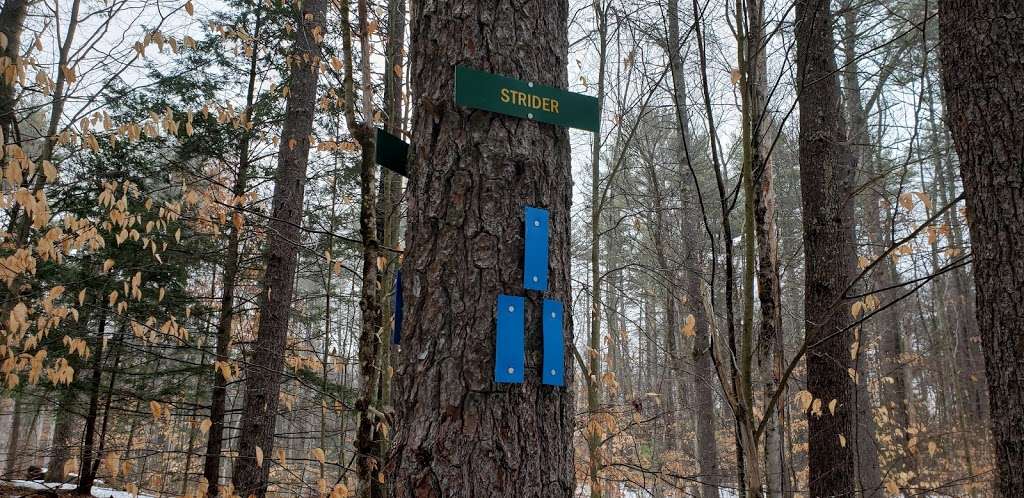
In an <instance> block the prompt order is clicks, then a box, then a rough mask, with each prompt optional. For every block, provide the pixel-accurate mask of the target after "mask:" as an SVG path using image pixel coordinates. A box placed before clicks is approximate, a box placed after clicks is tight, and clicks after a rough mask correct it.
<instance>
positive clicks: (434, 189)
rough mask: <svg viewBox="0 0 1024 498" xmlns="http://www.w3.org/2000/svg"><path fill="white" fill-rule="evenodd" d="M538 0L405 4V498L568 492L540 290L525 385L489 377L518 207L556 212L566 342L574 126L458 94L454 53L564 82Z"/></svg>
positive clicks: (556, 13) (508, 286)
mask: <svg viewBox="0 0 1024 498" xmlns="http://www.w3.org/2000/svg"><path fill="white" fill-rule="evenodd" d="M535 7H536V6H535V5H533V4H529V3H528V2H525V1H522V0H513V1H511V2H508V1H502V2H499V1H497V0H482V1H479V2H469V3H467V2H458V1H455V0H439V1H436V2H418V3H414V4H413V12H412V18H411V28H412V50H411V52H410V58H411V61H412V69H411V72H410V79H411V82H412V86H413V92H414V93H413V99H412V101H413V102H415V105H416V107H415V116H414V118H413V126H412V139H413V140H412V147H413V151H412V154H413V158H412V161H411V163H410V165H411V177H410V185H409V222H408V229H407V232H406V241H407V244H406V259H405V264H404V270H403V283H404V288H403V292H404V293H405V294H404V296H405V303H406V313H405V326H404V329H403V336H402V352H401V354H400V355H399V358H398V372H397V375H396V382H397V384H396V390H395V393H396V395H397V400H396V409H397V415H398V426H397V433H396V438H395V446H394V449H393V453H392V455H391V461H390V464H389V465H390V466H391V467H392V469H393V472H394V474H393V475H394V490H393V493H394V496H396V497H399V498H411V497H414V496H415V497H421V496H426V497H433V496H466V497H476V496H488V497H510V498H511V497H565V498H568V497H570V496H572V495H573V490H574V488H575V479H574V473H573V470H574V467H573V449H572V430H573V417H574V415H575V405H574V402H573V396H572V393H571V391H570V390H569V388H568V386H571V385H572V384H573V379H572V369H568V370H567V371H566V386H567V387H565V388H562V387H552V386H544V385H541V383H540V378H539V372H538V367H539V365H540V360H541V357H540V345H541V340H540V320H541V317H540V313H539V310H540V306H541V299H540V295H538V294H536V293H530V294H527V304H526V323H527V324H528V325H527V328H526V336H525V341H526V350H527V352H528V353H527V360H526V375H525V382H524V383H523V384H511V385H503V384H502V385H496V384H495V383H494V380H493V379H494V337H495V308H496V298H497V295H498V294H501V293H509V294H516V295H523V288H522V278H523V273H522V271H523V265H522V261H523V259H522V258H523V236H522V233H523V208H524V206H527V205H530V206H537V207H542V208H546V209H548V210H549V212H550V215H551V218H550V219H551V224H550V227H551V228H550V272H551V273H550V276H549V289H548V291H547V292H546V293H545V294H544V297H547V298H550V299H557V300H559V301H561V302H562V303H563V304H564V305H565V309H566V314H565V318H566V323H565V330H564V334H565V344H566V347H567V348H569V347H571V345H572V344H573V339H572V332H571V331H572V326H571V316H572V314H571V311H570V309H571V307H570V306H569V305H570V302H569V299H570V291H569V244H570V242H569V240H570V239H569V228H570V225H569V205H570V202H571V190H570V185H571V183H572V182H571V176H570V161H569V140H568V133H567V131H566V130H565V129H564V128H561V127H556V126H552V125H546V124H539V123H536V122H533V121H527V120H523V119H517V118H512V117H506V116H502V115H499V114H493V113H490V112H483V111H476V110H470V109H465V108H461V107H456V106H455V105H454V102H453V101H454V99H453V91H454V73H455V71H454V68H455V64H456V63H459V64H466V65H469V66H471V67H475V68H478V69H483V70H487V71H492V72H495V73H500V74H506V75H509V76H511V77H515V78H521V79H524V80H529V81H536V82H538V83H541V84H545V85H551V86H557V87H562V88H565V87H566V85H567V72H566V66H565V64H566V58H567V38H566V36H567V35H566V29H565V26H566V21H567V16H568V5H567V2H566V1H564V0H560V1H554V2H548V3H547V4H546V5H544V8H535ZM527 29H529V30H530V33H529V35H528V36H525V35H524V31H525V30H527ZM569 358H571V356H570V355H569V352H568V350H567V354H566V362H567V365H568V360H569Z"/></svg>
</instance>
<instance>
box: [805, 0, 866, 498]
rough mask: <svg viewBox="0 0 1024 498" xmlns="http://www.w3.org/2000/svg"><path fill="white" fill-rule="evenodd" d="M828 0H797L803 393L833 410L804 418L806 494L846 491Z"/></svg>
mask: <svg viewBox="0 0 1024 498" xmlns="http://www.w3.org/2000/svg"><path fill="white" fill-rule="evenodd" d="M832 21H833V17H832V13H831V9H830V6H829V1H828V0H797V2H796V42H797V73H798V74H797V78H798V85H799V87H798V92H799V101H800V191H801V197H802V205H803V227H804V230H803V231H804V234H803V235H804V237H803V238H804V257H805V262H806V267H805V277H804V280H805V286H806V288H805V309H804V313H805V324H806V325H805V327H806V334H807V337H806V339H805V340H806V341H807V342H808V344H809V348H808V351H807V390H808V391H810V392H811V394H812V395H814V398H815V399H820V400H821V403H822V406H823V407H824V406H827V405H829V403H830V402H831V401H832V400H836V409H835V414H834V415H833V414H831V413H830V411H829V410H828V409H825V408H823V415H822V416H816V415H813V414H810V415H808V442H809V445H810V447H809V453H808V457H809V460H810V474H809V477H808V480H809V489H810V494H811V496H812V497H813V498H819V497H825V496H848V495H852V494H853V493H854V489H855V486H854V475H855V474H854V471H855V465H854V455H853V452H852V451H851V450H852V445H851V444H849V442H852V441H853V438H854V437H856V432H855V427H854V425H853V423H852V420H853V419H854V413H853V410H854V409H855V407H854V402H855V398H854V396H855V389H856V384H855V383H854V382H853V379H852V378H851V376H850V374H849V373H848V369H849V368H850V367H851V366H852V361H851V359H850V349H849V346H850V343H851V336H852V334H851V333H850V331H848V330H845V329H846V328H847V326H848V324H849V323H850V306H849V303H847V302H845V301H844V300H843V293H844V291H845V290H846V288H847V286H848V285H849V284H850V282H851V280H852V277H853V269H854V268H855V265H856V261H855V260H856V255H855V253H854V251H855V248H856V240H855V238H854V232H853V203H852V200H851V199H850V192H851V184H852V181H853V169H852V168H851V161H850V159H851V158H850V155H849V151H848V148H847V141H846V133H845V123H844V122H843V118H842V116H843V114H842V107H841V103H840V97H839V80H838V75H837V73H836V63H835V55H834V53H833V51H834V47H835V43H834V40H833V37H832Z"/></svg>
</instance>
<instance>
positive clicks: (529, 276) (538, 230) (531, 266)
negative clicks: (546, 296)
mask: <svg viewBox="0 0 1024 498" xmlns="http://www.w3.org/2000/svg"><path fill="white" fill-rule="evenodd" d="M525 238H526V251H525V253H526V254H525V256H524V258H523V287H524V288H526V289H530V290H537V291H546V290H548V210H547V209H539V208H534V207H529V206H527V207H526V229H525Z"/></svg>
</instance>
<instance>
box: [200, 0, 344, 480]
mask: <svg viewBox="0 0 1024 498" xmlns="http://www.w3.org/2000/svg"><path fill="white" fill-rule="evenodd" d="M326 9H327V3H326V2H325V1H324V0H306V1H305V2H303V3H302V6H301V9H300V11H299V12H297V14H298V17H297V20H299V21H300V24H301V28H300V29H299V30H298V31H297V32H296V40H295V45H294V47H293V51H292V54H291V56H290V57H289V61H290V62H291V74H290V80H289V83H290V84H289V85H288V88H289V93H288V99H287V104H286V107H285V116H286V118H285V120H284V123H283V125H282V129H281V142H280V148H279V149H278V164H277V177H276V183H275V187H274V201H273V211H272V214H271V216H272V217H271V221H270V228H269V230H268V231H267V232H268V245H267V255H266V258H267V266H266V268H267V270H266V272H265V274H264V277H263V288H262V290H261V292H260V323H259V330H258V332H257V338H256V343H255V344H254V347H253V353H252V358H251V359H250V365H249V368H247V369H246V380H245V401H244V405H243V408H242V419H241V426H240V430H239V434H240V437H239V440H238V457H237V458H235V464H234V471H233V475H232V481H233V483H234V485H235V492H236V493H238V494H239V495H241V496H243V497H246V496H249V495H250V494H252V495H256V496H257V497H262V496H264V495H265V494H266V492H267V473H268V471H269V469H270V461H271V458H270V456H271V455H273V451H272V450H273V448H274V424H275V419H276V417H277V406H278V394H279V392H280V389H281V369H282V367H283V366H284V353H285V347H286V345H287V340H288V321H289V318H290V315H291V302H292V294H293V290H294V285H295V267H296V259H297V254H298V249H299V243H300V238H301V232H300V229H299V227H300V226H301V224H302V207H303V197H304V193H305V192H304V187H305V183H306V166H307V164H308V161H309V147H310V144H309V136H310V134H311V132H312V129H313V114H314V112H315V109H316V83H317V77H318V75H319V72H320V69H319V68H320V63H321V62H320V42H321V40H322V37H323V36H324V35H325V31H324V30H325V25H324V17H325V13H326ZM261 456H262V457H264V458H262V461H258V460H260V457H261ZM211 484H212V483H211Z"/></svg>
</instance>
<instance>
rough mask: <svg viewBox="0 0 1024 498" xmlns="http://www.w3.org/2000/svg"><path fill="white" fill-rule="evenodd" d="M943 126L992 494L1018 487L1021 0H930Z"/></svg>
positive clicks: (1023, 453)
mask: <svg viewBox="0 0 1024 498" xmlns="http://www.w3.org/2000/svg"><path fill="white" fill-rule="evenodd" d="M939 29H940V30H941V42H940V54H941V58H942V77H943V78H942V79H943V86H944V88H945V90H946V99H947V104H948V116H947V119H946V122H947V123H949V128H950V130H951V131H952V133H953V140H954V142H955V143H956V150H957V154H958V155H959V156H960V174H961V176H962V177H963V183H964V193H965V194H966V199H967V213H968V220H969V225H970V230H971V245H972V252H973V255H974V281H975V285H976V287H977V314H978V326H979V329H980V330H981V343H982V347H983V348H984V353H985V373H986V376H987V379H988V386H989V409H990V417H991V424H992V433H993V437H994V442H995V449H996V469H997V473H996V474H997V480H996V488H997V489H996V490H997V493H998V494H999V495H1001V496H1004V497H1010V496H1019V494H1020V492H1021V490H1022V489H1024V473H1022V472H1021V471H1020V470H1021V469H1022V468H1024V412H1022V411H1021V406H1024V332H1022V330H1021V329H1022V325H1021V324H1022V323H1024V295H1022V290H1021V289H1024V255H1022V253H1021V248H1022V247H1024V137H1022V135H1021V123H1022V122H1024V60H1022V58H1024V46H1022V43H1021V40H1022V39H1024V5H1022V4H1021V3H1020V2H1008V1H1003V0H944V1H941V2H940V3H939Z"/></svg>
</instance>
